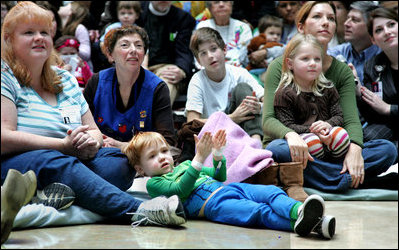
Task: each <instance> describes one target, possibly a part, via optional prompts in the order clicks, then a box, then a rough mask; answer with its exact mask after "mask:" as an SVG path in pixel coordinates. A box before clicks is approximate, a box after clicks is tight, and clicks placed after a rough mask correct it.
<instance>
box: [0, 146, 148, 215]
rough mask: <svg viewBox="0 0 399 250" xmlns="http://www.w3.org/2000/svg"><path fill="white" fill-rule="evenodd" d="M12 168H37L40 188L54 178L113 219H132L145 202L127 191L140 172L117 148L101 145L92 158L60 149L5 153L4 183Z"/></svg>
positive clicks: (77, 202)
mask: <svg viewBox="0 0 399 250" xmlns="http://www.w3.org/2000/svg"><path fill="white" fill-rule="evenodd" d="M9 169H16V170H18V171H20V172H21V173H25V172H27V171H29V170H33V171H34V172H35V173H36V176H37V188H38V189H39V190H40V189H43V188H44V187H45V186H47V185H49V184H51V183H54V182H59V183H63V184H65V185H67V186H69V187H71V188H72V189H73V191H74V192H75V195H76V198H75V201H74V204H75V205H78V206H80V207H83V208H86V209H88V210H90V211H92V212H94V213H97V214H100V215H102V216H105V217H108V218H112V219H117V220H123V221H128V222H130V219H131V215H127V214H126V213H128V212H134V211H136V210H137V208H138V207H139V205H140V204H141V202H142V201H140V200H137V199H135V198H134V197H133V196H131V195H130V194H128V193H126V192H125V191H126V190H127V189H129V188H130V187H131V185H132V183H133V179H134V176H135V174H136V172H135V170H134V168H133V167H131V166H129V163H128V160H127V158H126V156H125V155H124V154H123V153H122V152H121V151H120V150H119V149H116V148H101V149H100V150H99V151H98V152H97V154H96V156H95V158H93V159H92V160H88V161H80V160H79V159H77V158H76V157H73V156H69V155H65V154H62V153H60V152H59V151H56V150H34V151H29V152H25V153H21V154H18V155H7V156H1V183H2V184H3V182H4V179H5V178H6V176H7V172H8V170H9Z"/></svg>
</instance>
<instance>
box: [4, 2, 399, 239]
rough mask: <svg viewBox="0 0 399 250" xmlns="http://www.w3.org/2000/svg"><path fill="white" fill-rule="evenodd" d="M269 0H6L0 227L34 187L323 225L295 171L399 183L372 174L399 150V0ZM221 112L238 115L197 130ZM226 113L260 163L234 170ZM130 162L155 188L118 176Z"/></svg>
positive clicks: (94, 205) (327, 183)
mask: <svg viewBox="0 0 399 250" xmlns="http://www.w3.org/2000/svg"><path fill="white" fill-rule="evenodd" d="M237 2H240V1H237ZM274 3H275V5H272V6H271V7H270V6H269V7H270V8H260V10H261V11H259V12H260V14H261V16H260V17H259V18H257V19H255V18H253V19H249V17H250V16H249V14H248V19H249V20H247V19H245V18H242V15H243V13H238V10H235V9H234V4H236V3H235V2H234V1H199V2H196V4H192V5H190V7H191V9H186V8H184V5H179V2H175V3H173V4H172V1H117V2H112V1H108V2H95V1H86V3H85V2H81V1H72V2H70V1H64V2H63V4H58V5H53V4H51V3H50V2H46V1H37V3H33V2H25V1H21V2H18V3H17V4H16V5H13V6H12V5H11V4H10V2H8V1H5V2H3V1H2V3H1V4H2V23H1V25H2V26H1V68H2V72H1V74H2V77H1V155H2V159H1V166H2V167H1V168H2V171H1V181H2V187H1V203H2V205H1V207H2V218H1V225H2V227H1V243H2V244H3V243H4V242H5V241H6V240H7V239H8V237H9V234H10V232H11V230H12V224H13V221H14V219H15V216H16V215H17V213H18V211H19V210H20V209H21V207H22V206H24V205H26V204H27V203H29V202H33V203H43V204H45V205H46V206H52V207H54V208H56V209H66V208H68V207H69V206H70V205H72V204H74V205H77V206H80V207H82V208H85V209H88V210H90V211H92V212H94V213H97V214H99V215H101V216H104V217H106V218H107V219H109V220H111V221H113V222H118V223H129V222H133V225H168V226H179V225H182V224H184V223H185V222H186V221H187V219H190V218H197V217H205V218H207V219H209V220H212V221H218V222H222V223H227V224H233V225H241V226H260V227H264V228H269V229H276V230H285V231H293V232H295V233H297V234H299V235H300V236H307V235H309V234H310V233H311V232H317V233H319V234H320V235H321V236H322V237H324V238H328V239H331V238H332V237H333V235H334V232H335V218H334V217H333V216H330V215H324V201H323V199H322V198H321V197H320V196H318V195H310V196H309V195H308V194H307V193H306V192H305V191H304V190H303V187H309V188H314V189H317V190H320V191H323V192H335V193H344V192H346V191H347V190H349V189H366V188H367V189H369V188H379V189H391V190H397V189H398V185H397V183H398V174H397V173H392V174H389V175H385V176H383V177H381V176H379V175H380V174H381V173H384V172H386V171H387V170H388V169H389V168H390V167H391V166H392V165H394V164H397V162H398V129H397V127H396V125H395V124H397V121H398V101H399V96H398V87H397V84H395V82H397V79H396V78H397V71H398V57H397V55H398V43H397V41H398V38H397V34H398V26H397V22H398V12H397V3H396V6H393V7H392V6H390V5H389V2H380V3H379V4H377V3H375V1H373V2H369V1H356V2H348V1H346V2H339V1H334V3H333V2H328V1H322V2H317V1H305V2H302V1H275V2H274ZM241 4H242V3H241ZM3 5H4V8H5V9H7V12H8V13H4V15H3ZM194 7H195V8H196V9H195V10H194ZM198 9H199V10H198ZM338 10H339V11H338ZM249 11H252V12H253V11H254V10H249ZM240 16H241V18H240ZM244 16H245V14H244ZM181 102H182V103H181ZM179 110H180V111H181V110H183V111H184V112H182V113H183V116H184V122H183V123H182V124H179V123H177V122H176V120H175V118H176V116H177V112H176V111H179ZM219 112H221V113H223V114H225V116H226V119H227V120H228V121H229V122H230V123H229V124H231V126H227V127H226V128H224V129H221V130H217V131H215V133H214V134H212V133H211V132H208V131H202V129H203V128H205V126H206V124H207V122H208V121H209V120H211V119H212V118H213V117H214V116H213V115H215V114H218V113H219ZM231 127H234V129H235V131H242V133H243V134H244V135H245V136H247V137H248V140H245V142H246V141H249V142H250V143H251V145H252V146H253V147H254V148H256V149H258V150H263V151H267V152H270V154H268V157H267V158H268V159H270V161H269V163H270V164H268V165H267V166H266V167H265V168H264V169H262V170H261V171H258V172H257V173H255V174H254V175H253V176H249V177H250V178H248V179H246V180H242V181H240V182H233V183H228V182H226V180H229V177H230V176H229V175H230V173H231V172H230V171H229V170H230V169H229V167H230V166H232V165H230V164H228V163H229V162H230V161H231V159H230V158H229V157H230V155H229V154H227V153H226V152H228V150H229V147H232V144H229V140H231V139H232V137H231V136H232V134H233V133H231V131H229V129H230V128H231ZM201 131H202V132H201ZM200 132H201V135H200ZM245 142H244V140H243V142H242V143H245ZM208 156H209V158H210V161H206V159H207V158H208ZM209 162H211V163H213V165H212V164H207V163H209ZM110 166H112V167H110ZM243 167H244V168H245V167H246V166H243ZM278 173H280V174H278ZM139 175H142V176H150V177H153V178H151V179H150V181H148V182H147V189H148V193H149V195H150V196H151V197H152V199H148V200H145V201H142V200H140V199H137V198H135V197H134V196H132V195H131V194H129V193H128V192H126V191H127V190H128V189H129V188H131V186H132V184H133V181H134V179H135V178H137V177H138V176H139ZM276 176H280V178H279V180H277V177H276ZM279 182H282V183H284V185H283V187H282V188H280V187H279ZM285 184H287V185H285ZM292 187H295V188H292ZM293 190H295V191H293ZM197 193H199V194H201V195H202V196H203V197H207V198H206V200H201V201H199V200H197V199H196V198H195V197H196V195H195V194H197ZM231 193H239V194H240V195H239V196H237V197H236V198H232V196H231ZM49 197H58V198H56V199H49ZM61 197H62V198H61ZM64 197H66V198H64ZM234 197H235V196H234ZM254 197H256V199H255V198H254ZM249 204H251V205H249ZM216 206H217V207H218V210H215V209H214V207H216ZM247 206H252V208H253V209H251V212H248V213H244V211H247V210H248V209H247ZM232 208H234V209H232ZM236 210H239V211H241V210H242V213H240V214H239V216H237V213H238V212H235V211H236ZM159 213H162V214H163V216H159ZM227 214H229V216H227Z"/></svg>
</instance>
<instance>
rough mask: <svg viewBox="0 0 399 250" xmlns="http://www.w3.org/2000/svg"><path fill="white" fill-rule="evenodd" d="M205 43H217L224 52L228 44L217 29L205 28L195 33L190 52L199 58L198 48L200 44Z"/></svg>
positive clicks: (192, 37)
mask: <svg viewBox="0 0 399 250" xmlns="http://www.w3.org/2000/svg"><path fill="white" fill-rule="evenodd" d="M205 42H215V43H216V44H217V45H218V47H219V48H221V49H222V50H224V47H225V46H226V44H225V43H224V41H223V38H222V36H221V35H220V34H219V32H218V31H217V30H215V29H212V28H208V27H204V28H200V29H198V30H196V31H194V33H193V35H192V36H191V40H190V50H191V52H193V54H194V56H195V57H196V58H197V57H198V52H199V51H198V47H199V46H200V44H203V43H205Z"/></svg>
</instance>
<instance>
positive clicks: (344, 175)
mask: <svg viewBox="0 0 399 250" xmlns="http://www.w3.org/2000/svg"><path fill="white" fill-rule="evenodd" d="M296 24H297V28H298V32H300V33H304V34H312V35H314V36H315V37H316V38H317V40H318V41H319V42H320V43H321V44H322V45H323V46H324V50H325V51H326V50H327V46H328V43H329V42H330V40H331V39H332V37H333V36H334V33H335V31H336V15H335V6H334V5H333V4H332V3H330V2H327V1H324V2H316V1H308V2H306V3H305V4H304V5H303V6H302V8H301V9H300V10H299V11H298V14H297V18H296ZM281 67H282V57H279V58H277V59H276V60H274V61H273V62H272V63H271V64H270V65H269V67H268V69H267V72H266V75H265V79H264V82H265V95H264V97H265V98H264V108H263V131H264V138H263V143H264V146H266V148H267V149H268V150H270V151H272V152H273V158H274V160H275V161H277V162H290V161H297V162H302V163H303V166H304V172H303V174H304V185H305V186H308V187H312V188H316V189H320V190H324V191H339V192H342V191H345V190H347V189H348V188H359V187H371V185H372V183H375V182H376V180H377V179H376V178H377V177H376V176H377V175H379V174H380V173H382V172H384V171H386V170H387V169H388V168H389V167H390V166H391V165H392V164H394V163H395V162H397V151H396V148H395V146H394V145H393V144H392V143H390V142H389V141H386V140H374V141H370V142H367V143H365V144H363V133H362V127H361V124H360V121H359V116H358V110H357V106H356V97H355V82H354V76H353V73H352V71H351V69H350V68H349V66H348V65H346V64H345V63H342V62H339V61H338V60H336V59H335V58H334V57H331V56H329V55H327V54H326V53H325V55H324V58H323V73H324V75H325V76H326V78H327V79H329V80H330V81H332V82H333V83H334V84H335V87H336V88H337V90H338V93H339V95H340V105H341V108H342V111H343V115H344V128H345V129H346V130H347V131H348V134H349V136H350V140H351V144H350V146H349V151H348V153H347V155H346V157H345V159H344V160H343V161H338V162H328V161H324V160H323V161H321V160H319V159H317V158H312V156H310V154H309V152H308V146H307V144H306V142H305V141H304V140H303V139H302V138H301V137H300V136H299V134H297V133H296V132H294V131H293V130H292V129H290V128H288V127H286V126H284V125H283V124H282V123H281V122H280V121H279V120H278V119H277V118H276V116H275V113H274V107H273V102H274V94H275V91H276V89H277V87H278V84H279V82H280V77H281ZM308 160H309V161H308ZM374 187H376V186H374Z"/></svg>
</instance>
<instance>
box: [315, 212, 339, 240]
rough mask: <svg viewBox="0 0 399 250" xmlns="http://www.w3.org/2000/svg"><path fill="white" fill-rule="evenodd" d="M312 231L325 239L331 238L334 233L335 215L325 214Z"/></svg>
mask: <svg viewBox="0 0 399 250" xmlns="http://www.w3.org/2000/svg"><path fill="white" fill-rule="evenodd" d="M313 232H316V233H318V234H319V235H320V236H323V237H324V238H326V239H331V238H332V237H333V236H334V234H335V217H334V216H330V215H326V216H323V218H322V219H321V220H320V221H319V223H318V224H317V225H316V227H315V228H314V229H313Z"/></svg>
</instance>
